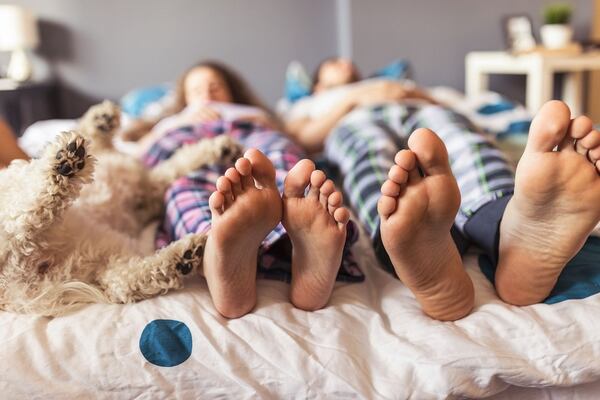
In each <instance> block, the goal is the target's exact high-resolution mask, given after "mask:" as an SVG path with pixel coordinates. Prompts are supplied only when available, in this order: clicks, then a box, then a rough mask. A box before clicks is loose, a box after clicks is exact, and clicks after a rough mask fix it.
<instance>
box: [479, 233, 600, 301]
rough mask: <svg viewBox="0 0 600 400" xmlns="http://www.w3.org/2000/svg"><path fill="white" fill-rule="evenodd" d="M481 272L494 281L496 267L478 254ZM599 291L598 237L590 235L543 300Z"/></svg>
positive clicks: (586, 294)
mask: <svg viewBox="0 0 600 400" xmlns="http://www.w3.org/2000/svg"><path fill="white" fill-rule="evenodd" d="M479 268H480V269H481V272H483V274H484V275H485V276H486V278H488V279H489V280H490V282H492V284H493V283H494V274H495V272H496V267H495V266H494V265H492V263H491V261H490V259H489V258H488V257H487V256H485V255H481V256H479ZM599 292H600V238H598V237H595V236H590V237H589V238H588V239H587V241H586V242H585V244H584V245H583V248H582V249H581V251H580V252H579V253H578V254H577V255H576V256H575V257H573V259H572V260H571V261H569V263H568V264H567V266H566V267H565V269H564V270H563V272H562V273H561V274H560V276H559V277H558V281H557V282H556V286H554V289H552V292H550V295H549V296H548V297H547V298H546V300H544V303H546V304H554V303H560V302H561V301H565V300H570V299H583V298H586V297H589V296H591V295H594V294H596V293H599Z"/></svg>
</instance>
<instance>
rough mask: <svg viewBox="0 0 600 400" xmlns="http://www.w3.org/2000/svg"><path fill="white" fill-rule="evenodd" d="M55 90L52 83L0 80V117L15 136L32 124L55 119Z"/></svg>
mask: <svg viewBox="0 0 600 400" xmlns="http://www.w3.org/2000/svg"><path fill="white" fill-rule="evenodd" d="M57 115H58V110H57V88H56V84H55V83H53V82H26V83H19V84H16V83H14V82H12V81H8V80H4V79H0V116H2V117H3V118H4V119H5V120H6V121H7V122H8V124H9V125H10V126H11V128H12V129H13V130H14V131H15V133H16V134H17V135H21V134H22V133H23V131H24V130H25V128H27V127H28V126H29V125H31V124H32V123H34V122H36V121H39V120H42V119H51V118H56V117H57Z"/></svg>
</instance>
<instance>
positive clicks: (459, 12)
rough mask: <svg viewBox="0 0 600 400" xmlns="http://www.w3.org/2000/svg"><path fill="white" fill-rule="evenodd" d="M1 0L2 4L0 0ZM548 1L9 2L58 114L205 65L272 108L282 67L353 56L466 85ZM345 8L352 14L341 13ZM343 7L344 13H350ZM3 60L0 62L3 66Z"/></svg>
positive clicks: (587, 13) (428, 81)
mask: <svg viewBox="0 0 600 400" xmlns="http://www.w3.org/2000/svg"><path fill="white" fill-rule="evenodd" d="M0 1H1V0H0ZM553 1H555V0H527V1H524V0H503V1H495V0H451V1H449V0H419V1H416V0H369V1H367V0H102V1H100V0H14V1H10V3H16V4H22V5H25V6H28V7H30V8H31V9H33V10H34V11H35V12H36V13H37V14H38V16H39V17H40V18H41V29H42V36H43V43H42V46H41V48H40V49H39V50H38V53H40V55H41V56H43V57H44V58H45V59H47V60H49V61H50V63H51V65H52V68H53V69H54V70H55V73H56V75H57V76H58V79H59V80H60V82H61V85H62V89H61V104H62V107H61V108H62V109H63V110H65V111H66V113H65V115H66V116H73V115H78V114H80V113H81V112H83V110H85V108H86V107H87V106H88V105H89V104H90V102H92V101H96V100H97V99H100V98H105V97H106V98H113V99H117V98H119V97H120V96H121V95H122V94H123V93H125V92H126V91H127V90H129V89H131V88H134V87H137V86H140V85H147V84H154V83H157V82H164V81H172V80H174V79H175V78H176V77H177V76H178V75H179V73H180V72H181V71H182V70H183V69H185V68H186V67H187V66H189V65H190V64H193V63H194V62H195V61H197V60H199V59H202V58H216V59H220V60H222V61H224V62H226V63H228V64H230V65H232V66H234V67H235V68H236V69H238V70H239V71H241V72H242V74H243V75H244V76H245V77H246V78H247V79H248V80H249V81H250V82H251V83H252V85H253V86H254V87H255V88H256V89H257V91H258V93H259V94H260V95H261V96H262V97H263V98H264V99H265V100H266V101H267V102H269V103H271V104H274V102H275V100H276V99H277V98H279V97H280V96H281V93H282V90H283V75H284V70H285V67H286V66H287V64H288V62H289V61H290V60H293V59H298V60H300V61H302V62H303V63H305V65H306V66H307V67H309V69H312V68H314V67H315V66H316V65H317V63H318V61H320V60H321V59H322V58H324V57H327V56H330V55H333V54H336V53H340V52H342V53H346V54H347V53H352V54H353V56H354V58H355V60H356V61H357V63H358V65H359V67H360V68H361V69H362V70H363V71H364V72H365V73H366V74H368V73H370V72H372V71H373V70H374V69H375V68H377V67H380V66H382V65H384V64H386V63H387V62H389V61H391V60H392V59H394V58H397V57H404V58H407V59H409V60H410V62H411V64H412V66H413V71H414V78H415V79H416V80H417V81H418V82H419V83H421V84H423V85H449V86H452V87H455V88H456V89H459V90H463V89H464V57H465V54H466V53H467V52H469V51H472V50H496V49H502V48H504V42H503V38H502V30H501V20H502V17H503V16H505V15H507V14H515V13H527V14H529V15H530V16H531V17H532V18H533V20H534V25H535V32H536V33H537V32H538V29H539V26H540V14H541V9H542V8H543V6H544V5H545V4H548V3H549V2H553ZM570 2H571V3H572V4H573V5H574V6H575V15H574V26H575V28H576V36H577V37H578V38H587V36H588V30H589V26H588V24H589V21H590V20H591V14H592V3H593V0H572V1H570ZM348 8H349V10H348ZM348 11H349V12H348ZM0 61H2V60H1V59H0ZM523 85H524V78H522V77H498V78H494V79H493V80H492V88H493V89H496V90H498V91H502V92H506V93H508V94H509V95H510V96H512V97H514V98H516V99H517V100H523V93H522V92H523V90H522V87H523Z"/></svg>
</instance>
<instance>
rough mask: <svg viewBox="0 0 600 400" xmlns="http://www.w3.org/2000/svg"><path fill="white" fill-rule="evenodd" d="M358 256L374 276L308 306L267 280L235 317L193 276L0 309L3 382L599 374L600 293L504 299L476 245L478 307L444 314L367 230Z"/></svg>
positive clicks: (177, 385) (484, 382)
mask: <svg viewBox="0 0 600 400" xmlns="http://www.w3.org/2000/svg"><path fill="white" fill-rule="evenodd" d="M357 254H358V258H359V263H360V264H361V266H362V268H363V270H364V271H365V274H366V280H365V282H364V283H360V284H354V283H341V284H337V286H336V288H335V289H334V292H333V295H332V298H331V301H330V303H329V305H328V306H327V307H326V308H325V309H323V310H320V311H316V312H312V313H311V312H305V311H301V310H298V309H295V308H294V307H293V306H292V305H291V304H290V303H289V301H288V300H287V295H288V285H287V284H285V283H282V282H278V281H271V280H259V281H258V304H257V306H256V309H255V310H254V311H253V312H252V313H251V314H248V315H246V316H244V317H243V318H240V319H236V320H227V319H224V318H222V317H220V316H219V315H218V314H217V312H216V311H215V310H214V308H213V306H212V303H211V300H210V297H209V295H208V290H207V286H206V283H205V282H204V281H203V280H201V279H200V278H198V277H196V278H193V279H191V280H190V281H189V282H188V284H187V286H186V288H185V289H183V290H181V291H176V292H171V293H169V294H167V295H164V296H160V297H158V298H155V299H150V300H146V301H142V302H140V303H137V304H129V305H104V304H98V305H91V306H87V307H85V308H83V309H81V310H80V311H77V312H75V313H73V314H70V315H68V316H65V317H61V318H56V319H47V318H43V317H34V316H23V315H15V314H9V313H4V312H0V360H2V361H3V362H2V363H0V393H2V397H4V398H41V397H44V398H57V399H72V398H114V397H119V398H138V397H142V398H206V399H210V398H240V399H246V398H247V399H249V398H290V399H295V398H302V399H304V398H369V399H375V398H414V399H435V398H440V399H442V398H448V397H454V396H469V397H482V396H488V395H492V394H494V393H498V392H501V391H502V390H504V389H505V388H507V387H509V386H510V385H517V386H529V387H546V386H551V385H560V386H569V385H575V384H580V383H586V382H592V381H594V380H597V379H598V378H600V361H599V360H600V296H598V295H595V296H591V297H588V298H586V299H582V300H568V301H563V302H560V303H557V304H553V305H547V304H538V305H533V306H529V307H514V306H509V305H507V304H505V303H503V302H502V301H500V300H499V299H498V297H497V296H496V294H495V292H494V289H493V287H492V286H491V284H490V283H489V281H488V280H487V279H486V278H485V277H484V276H483V274H482V273H481V272H480V270H479V267H478V266H477V262H476V255H475V254H470V255H468V256H467V257H466V258H465V265H466V268H467V271H468V273H469V275H470V276H471V277H472V279H473V281H474V283H475V290H476V294H475V299H476V305H475V309H474V310H473V313H472V314H471V315H469V316H468V317H466V318H464V319H462V320H460V321H457V322H438V321H434V320H432V319H430V318H428V317H427V316H425V315H424V314H423V313H422V312H421V310H420V308H419V306H418V304H417V302H416V300H415V299H414V297H413V296H412V294H411V293H410V292H409V290H408V289H407V288H406V287H405V286H403V285H402V284H401V283H400V282H399V281H398V280H397V279H395V278H394V277H392V276H391V275H389V274H388V273H386V272H384V271H383V270H382V269H381V268H379V267H378V266H377V265H376V261H375V257H374V255H373V252H372V250H371V249H370V246H369V244H368V242H367V241H366V239H365V236H364V235H363V239H362V240H361V241H360V242H359V244H358V249H357ZM186 332H187V333H186Z"/></svg>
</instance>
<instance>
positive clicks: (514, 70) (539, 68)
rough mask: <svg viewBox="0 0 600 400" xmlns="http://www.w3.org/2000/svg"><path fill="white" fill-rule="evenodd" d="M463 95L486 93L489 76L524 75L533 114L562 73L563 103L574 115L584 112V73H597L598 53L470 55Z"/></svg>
mask: <svg viewBox="0 0 600 400" xmlns="http://www.w3.org/2000/svg"><path fill="white" fill-rule="evenodd" d="M465 61H466V79H465V84H466V93H467V96H473V95H476V94H477V93H480V92H482V91H485V90H487V89H488V84H489V79H488V76H489V75H490V74H525V75H527V87H526V101H525V103H526V107H527V109H528V110H529V111H531V112H532V113H535V112H537V111H538V110H539V108H540V107H541V106H542V104H544V103H545V102H546V101H548V100H551V99H552V97H553V90H554V89H553V81H554V79H553V77H554V74H555V73H559V72H562V73H565V79H564V81H563V91H562V100H564V101H565V102H566V103H567V104H568V105H569V107H570V108H571V112H572V113H573V115H580V114H581V113H582V112H583V103H582V101H583V73H584V72H585V71H594V70H600V52H593V53H584V54H579V55H573V54H566V55H561V54H557V53H543V52H539V53H538V52H534V53H529V54H523V55H512V54H509V53H507V52H504V51H491V52H490V51H484V52H471V53H468V54H467V56H466V60H465Z"/></svg>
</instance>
